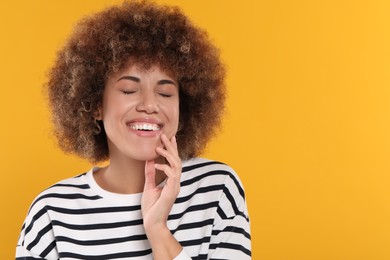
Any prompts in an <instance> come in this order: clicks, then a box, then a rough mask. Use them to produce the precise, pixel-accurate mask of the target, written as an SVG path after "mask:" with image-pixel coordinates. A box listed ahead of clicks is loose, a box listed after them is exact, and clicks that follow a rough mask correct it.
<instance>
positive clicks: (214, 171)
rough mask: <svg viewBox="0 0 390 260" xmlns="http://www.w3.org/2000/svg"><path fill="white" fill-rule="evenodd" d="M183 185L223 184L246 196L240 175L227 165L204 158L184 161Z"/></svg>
mask: <svg viewBox="0 0 390 260" xmlns="http://www.w3.org/2000/svg"><path fill="white" fill-rule="evenodd" d="M182 172H183V177H182V185H184V186H185V185H189V184H192V183H205V184H206V185H212V184H221V185H223V186H224V187H227V188H229V189H230V188H234V189H236V190H237V191H238V193H240V195H241V196H242V197H245V195H244V189H243V185H242V182H241V180H240V178H239V176H238V174H237V173H236V172H235V171H234V170H233V169H232V168H231V167H230V166H229V165H227V164H225V163H222V162H219V161H213V160H209V159H204V158H193V159H189V160H186V161H183V170H182Z"/></svg>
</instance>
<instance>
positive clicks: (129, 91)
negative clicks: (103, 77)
mask: <svg viewBox="0 0 390 260" xmlns="http://www.w3.org/2000/svg"><path fill="white" fill-rule="evenodd" d="M122 93H123V94H125V95H131V94H134V93H135V91H131V90H122Z"/></svg>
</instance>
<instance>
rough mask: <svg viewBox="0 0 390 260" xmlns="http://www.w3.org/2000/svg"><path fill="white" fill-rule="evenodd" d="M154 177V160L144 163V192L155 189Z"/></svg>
mask: <svg viewBox="0 0 390 260" xmlns="http://www.w3.org/2000/svg"><path fill="white" fill-rule="evenodd" d="M155 176H156V169H155V168H154V160H151V161H146V162H145V186H144V190H149V189H153V188H155V187H156V179H155Z"/></svg>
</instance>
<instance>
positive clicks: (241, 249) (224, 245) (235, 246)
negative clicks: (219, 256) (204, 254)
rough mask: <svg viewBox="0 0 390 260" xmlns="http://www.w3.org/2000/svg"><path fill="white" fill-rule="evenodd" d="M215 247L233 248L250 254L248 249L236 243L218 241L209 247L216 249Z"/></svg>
mask: <svg viewBox="0 0 390 260" xmlns="http://www.w3.org/2000/svg"><path fill="white" fill-rule="evenodd" d="M216 248H228V249H233V250H236V251H241V252H243V253H245V254H246V255H248V256H251V255H252V253H251V251H250V250H248V249H246V248H245V247H243V246H242V245H237V244H231V243H224V242H221V243H218V244H210V249H216Z"/></svg>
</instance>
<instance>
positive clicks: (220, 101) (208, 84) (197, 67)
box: [47, 1, 226, 162]
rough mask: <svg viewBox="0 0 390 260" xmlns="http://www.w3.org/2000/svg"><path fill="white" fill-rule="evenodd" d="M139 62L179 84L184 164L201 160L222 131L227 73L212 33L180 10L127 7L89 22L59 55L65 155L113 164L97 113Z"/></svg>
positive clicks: (53, 98)
mask: <svg viewBox="0 0 390 260" xmlns="http://www.w3.org/2000/svg"><path fill="white" fill-rule="evenodd" d="M130 60H133V61H135V63H136V64H137V66H140V67H141V68H145V69H147V68H150V67H151V66H153V65H156V64H157V65H159V66H160V68H161V69H162V70H165V71H169V72H170V73H172V74H173V75H174V76H175V77H176V79H177V82H178V83H179V100H180V107H179V110H180V118H179V125H180V129H179V131H178V133H177V142H178V149H179V155H180V157H181V158H182V159H188V158H192V157H196V156H198V155H199V154H200V153H201V152H202V150H203V149H204V147H205V145H206V143H207V142H208V141H209V140H210V138H211V137H212V136H213V135H214V134H215V132H216V129H217V128H218V127H219V126H220V123H221V119H222V114H223V110H224V101H225V92H226V91H225V68H224V65H223V64H222V62H221V60H220V54H219V50H218V49H217V48H216V47H215V46H214V45H213V44H212V43H211V41H210V39H209V37H208V35H207V33H206V32H205V31H204V30H202V29H200V28H198V27H197V26H195V25H194V24H193V23H192V22H191V21H189V19H188V18H187V17H186V16H185V15H184V14H183V13H182V12H181V10H180V9H179V8H178V7H172V6H161V5H157V4H155V3H153V2H150V1H126V2H124V3H122V4H121V5H118V6H112V7H109V8H107V9H105V10H103V11H100V12H99V13H96V14H94V15H91V16H88V17H85V18H84V19H82V20H81V21H80V22H79V23H78V24H77V25H76V26H75V28H74V31H73V33H72V34H71V35H70V37H69V38H68V40H67V42H66V43H65V44H64V47H63V48H62V49H60V50H59V51H58V53H57V58H56V61H55V63H54V66H53V67H52V68H51V70H50V71H49V73H48V82H47V90H48V97H49V105H50V108H51V110H52V120H53V125H54V134H55V136H56V137H57V140H58V144H59V146H60V147H61V148H62V150H64V151H65V152H70V153H75V154H77V155H78V156H80V157H82V158H85V159H88V160H90V161H92V162H99V161H103V160H107V159H108V158H109V151H108V145H107V136H106V134H105V131H104V127H103V124H102V122H101V121H100V122H99V121H96V120H95V116H94V115H96V111H98V109H99V107H100V106H101V103H102V97H103V90H104V86H105V83H106V80H107V78H108V76H109V75H110V74H111V73H113V72H116V71H118V70H120V69H122V68H124V67H125V66H126V65H128V63H129V61H130Z"/></svg>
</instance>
